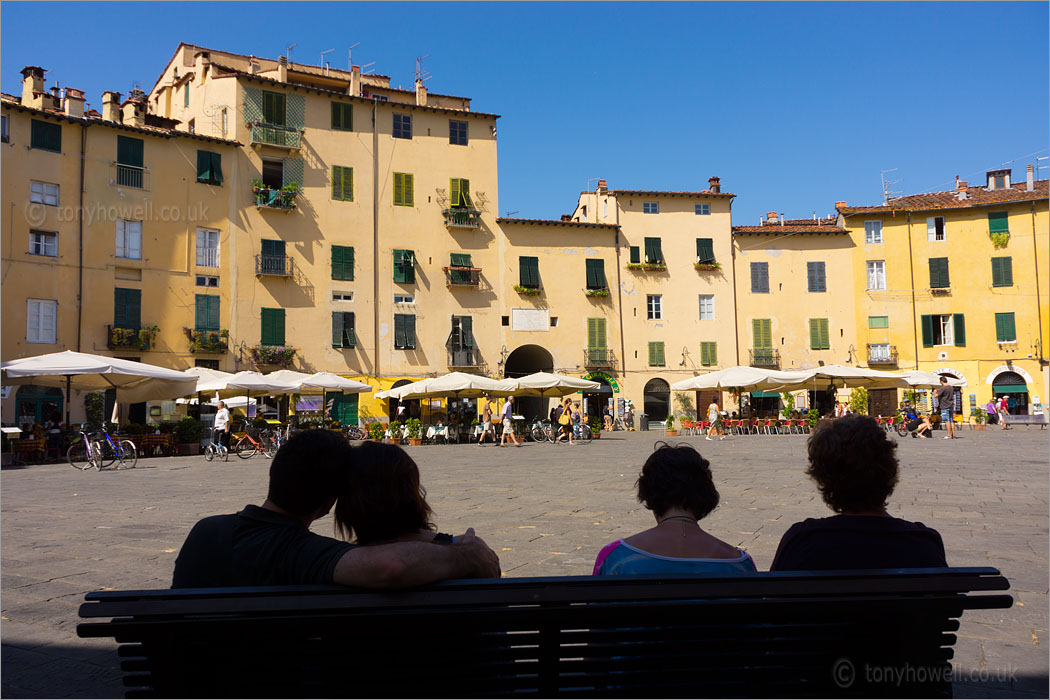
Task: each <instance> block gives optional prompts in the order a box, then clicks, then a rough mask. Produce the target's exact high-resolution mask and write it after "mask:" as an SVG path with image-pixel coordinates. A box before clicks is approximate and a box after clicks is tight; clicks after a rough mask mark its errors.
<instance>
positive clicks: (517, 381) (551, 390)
mask: <svg viewBox="0 0 1050 700" xmlns="http://www.w3.org/2000/svg"><path fill="white" fill-rule="evenodd" d="M499 384H500V386H499V389H500V390H502V391H504V392H507V394H508V395H511V394H512V395H514V396H540V397H544V398H547V397H552V396H568V395H569V394H575V393H576V392H578V391H597V390H598V389H600V388H601V386H602V385H601V383H600V382H592V381H591V380H589V379H580V378H579V377H568V376H565V375H564V374H553V373H551V372H536V373H534V374H528V375H526V376H524V377H509V378H507V379H504V380H502V381H501V382H500V383H499Z"/></svg>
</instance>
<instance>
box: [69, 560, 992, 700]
mask: <svg viewBox="0 0 1050 700" xmlns="http://www.w3.org/2000/svg"><path fill="white" fill-rule="evenodd" d="M1008 588H1009V584H1008V582H1007V580H1006V579H1005V578H1004V577H1003V576H1001V575H1000V574H999V572H998V571H997V570H996V569H991V568H950V569H911V570H886V571H882V570H880V571H863V572H857V571H852V572H842V571H840V572H777V573H759V574H756V575H753V576H747V577H734V578H727V577H720V576H621V577H591V576H569V577H557V578H517V579H515V578H505V579H492V580H462V581H448V582H444V583H440V584H435V585H432V586H428V587H425V588H420V589H414V590H410V591H395V592H377V591H364V590H359V589H348V588H340V587H328V586H289V587H257V588H222V589H220V588H213V589H185V590H161V591H156V590H154V591H103V592H97V593H89V594H88V595H87V597H86V600H87V601H88V602H86V603H84V604H83V605H82V606H81V608H80V616H81V617H82V618H108V621H103V622H87V623H81V624H80V625H79V626H78V627H77V634H78V635H79V636H81V637H114V638H115V639H116V641H117V642H118V643H119V644H120V648H119V654H120V656H121V657H122V659H123V660H122V662H121V667H122V669H123V670H124V672H125V676H124V683H125V686H126V687H127V688H128V690H127V695H128V697H453V696H454V697H457V698H461V697H498V696H508V695H514V696H521V695H534V696H536V695H538V696H541V697H544V696H554V695H558V696H562V695H576V696H626V697H685V696H690V697H802V696H807V697H840V696H865V695H866V696H872V695H874V696H882V697H890V696H897V697H937V696H940V697H950V695H951V663H950V660H951V658H952V646H953V645H954V644H955V641H956V637H955V634H954V632H955V631H956V630H958V628H959V620H958V618H959V617H961V616H962V614H963V612H964V611H966V610H977V609H989V608H1007V607H1010V606H1011V605H1012V602H1013V601H1012V598H1011V597H1010V596H1009V595H1006V594H1002V593H990V592H993V591H1005V590H1007V589H1008ZM908 669H911V671H909V670H908Z"/></svg>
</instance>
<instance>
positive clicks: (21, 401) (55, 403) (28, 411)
mask: <svg viewBox="0 0 1050 700" xmlns="http://www.w3.org/2000/svg"><path fill="white" fill-rule="evenodd" d="M62 406H63V396H62V390H61V389H56V388H54V387H45V386H35V385H33V384H27V385H25V386H23V387H20V388H19V389H18V392H17V393H16V394H15V407H16V408H15V413H16V415H17V416H18V425H19V427H21V426H24V425H26V424H27V423H28V424H29V425H30V427H32V426H33V425H43V424H44V421H47V420H50V419H52V418H55V420H56V421H57V422H59V423H61V422H62V421H63V420H64V418H63V417H62ZM56 416H57V418H56Z"/></svg>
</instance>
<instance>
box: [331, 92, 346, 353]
mask: <svg viewBox="0 0 1050 700" xmlns="http://www.w3.org/2000/svg"><path fill="white" fill-rule="evenodd" d="M332 119H333V121H334V119H335V103H334V102H333V103H332ZM333 126H334V125H333ZM332 347H333V348H341V347H343V312H342V311H333V312H332Z"/></svg>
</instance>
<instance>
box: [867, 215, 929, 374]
mask: <svg viewBox="0 0 1050 700" xmlns="http://www.w3.org/2000/svg"><path fill="white" fill-rule="evenodd" d="M865 272H866V271H865ZM908 274H909V275H911V339H912V344H913V345H914V347H915V369H919V329H918V321H916V320H915V311H916V309H915V261H914V260H913V259H912V254H911V212H908Z"/></svg>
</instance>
